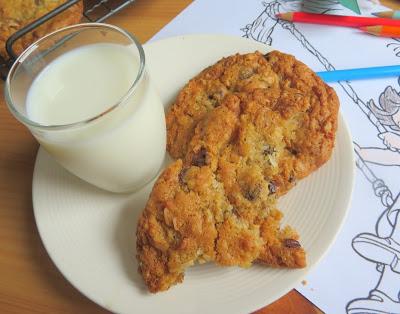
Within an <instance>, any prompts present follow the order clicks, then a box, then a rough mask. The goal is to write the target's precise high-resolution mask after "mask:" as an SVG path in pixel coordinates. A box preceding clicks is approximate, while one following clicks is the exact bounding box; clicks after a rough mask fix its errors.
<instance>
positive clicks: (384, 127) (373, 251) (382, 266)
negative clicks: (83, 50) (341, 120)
mask: <svg viewBox="0 0 400 314" xmlns="http://www.w3.org/2000/svg"><path fill="white" fill-rule="evenodd" d="M310 2H318V0H313V1H310ZM299 3H300V1H291V0H274V1H271V0H269V1H261V0H252V1H245V0H242V1H240V0H219V1H213V0H197V1H195V2H194V3H193V4H191V5H190V6H189V7H188V8H187V9H186V10H184V11H183V12H182V13H181V14H180V15H179V16H177V17H176V18H175V19H174V20H173V21H172V22H171V23H170V24H168V25H167V26H166V27H165V28H164V29H163V30H161V31H160V32H159V33H158V34H157V35H156V36H155V37H154V38H153V40H154V39H160V38H164V37H169V36H175V35H180V34H190V33H223V34H232V35H237V36H246V37H249V38H252V39H254V40H258V41H261V42H266V43H269V44H271V45H272V46H273V47H275V48H277V49H279V50H282V51H284V52H288V53H291V54H294V55H295V56H296V57H297V58H298V59H300V60H302V61H303V62H305V63H306V64H308V65H309V66H310V67H311V68H313V69H314V70H315V71H321V70H326V69H328V70H329V69H333V68H336V69H345V68H355V67H369V66H381V65H393V64H399V61H400V40H395V39H391V38H378V37H373V36H369V35H366V34H363V33H361V32H360V31H358V30H355V29H349V28H341V27H328V26H316V25H307V24H295V25H293V24H292V23H289V22H285V21H278V22H277V20H276V19H275V18H274V13H278V12H286V11H294V10H298V9H299V6H300V4H299ZM324 3H325V4H324ZM328 3H330V4H332V3H333V4H334V3H335V1H334V0H329V1H319V4H318V5H322V6H324V5H326V4H328ZM362 9H363V13H364V14H368V13H370V12H369V11H370V10H372V11H371V12H373V11H380V10H383V9H384V8H383V7H376V6H375V7H374V6H373V5H371V4H368V2H364V4H362ZM321 10H323V9H321ZM328 12H329V13H334V14H351V12H350V11H348V10H346V9H344V8H343V7H340V5H336V6H335V8H334V10H331V11H328ZM399 79H400V78H389V79H388V78H386V79H376V80H364V81H354V82H341V83H340V84H336V83H335V84H332V86H333V87H334V88H335V90H336V92H337V93H338V95H339V98H340V100H341V111H342V112H343V113H344V116H345V118H346V120H347V121H348V123H349V125H350V128H351V132H352V135H353V139H354V143H355V146H356V156H357V166H358V172H357V180H356V186H355V191H354V196H353V204H352V207H351V210H350V213H349V215H348V218H347V221H346V223H345V226H344V227H343V229H342V231H341V232H340V235H339V237H338V239H337V241H336V243H335V245H334V246H333V247H332V249H331V250H330V252H329V253H328V255H327V256H326V257H325V258H324V260H323V261H322V262H321V263H320V264H319V265H318V266H317V268H316V269H315V270H313V271H312V272H311V274H310V275H309V276H308V278H305V279H306V282H307V283H306V284H300V285H299V286H298V287H297V289H298V290H299V291H300V292H301V293H302V294H303V295H305V296H306V297H307V298H308V299H309V300H311V301H312V302H313V303H315V304H316V305H317V306H318V307H320V308H321V309H322V310H323V311H324V312H326V313H335V314H336V313H347V314H356V313H379V314H383V313H399V314H400V300H399V297H400V296H399V292H400V218H398V216H399V215H398V212H399V211H400V198H399V197H398V196H399V190H400V110H399V108H400V94H399V92H400V87H399ZM374 104H375V106H374ZM371 108H375V109H374V110H373V111H371ZM399 217H400V216H399Z"/></svg>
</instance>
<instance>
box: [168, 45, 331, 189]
mask: <svg viewBox="0 0 400 314" xmlns="http://www.w3.org/2000/svg"><path fill="white" fill-rule="evenodd" d="M230 95H235V96H237V97H239V98H240V101H241V106H242V107H249V106H250V107H251V106H253V107H254V105H252V104H253V103H256V104H257V105H256V108H254V109H248V110H259V111H260V112H259V113H258V112H257V113H254V117H253V121H252V122H251V121H249V123H250V122H251V123H252V124H253V125H255V126H256V128H255V131H254V134H253V135H252V138H251V139H248V141H250V140H251V141H253V142H252V143H251V145H250V143H249V145H248V149H249V150H256V149H258V150H259V152H261V151H262V152H263V154H264V155H265V158H264V159H263V162H264V163H265V160H267V159H268V161H269V162H270V163H276V164H277V165H278V168H277V169H278V170H277V172H276V173H275V174H271V175H272V177H270V179H271V180H272V181H273V182H274V185H275V188H276V191H277V193H278V194H279V195H281V194H284V193H285V192H286V191H288V190H289V189H290V187H292V186H293V185H294V184H295V182H296V181H297V180H299V179H301V178H304V177H305V176H307V175H308V174H310V173H311V172H312V171H314V170H316V169H317V168H318V167H320V166H321V165H322V164H323V163H324V162H326V161H327V160H328V159H329V157H330V156H331V153H332V149H333V146H334V141H335V133H336V129H337V114H338V108H339V102H338V98H337V96H336V94H335V92H334V90H333V89H332V88H331V87H329V86H328V85H326V84H325V83H324V82H323V81H322V80H321V79H320V78H319V77H318V76H317V75H316V74H315V73H314V72H313V71H312V70H311V69H309V68H308V67H307V66H306V65H304V64H303V63H301V62H299V61H297V60H296V59H295V58H294V57H293V56H290V55H287V54H284V53H281V52H278V51H273V52H270V53H268V54H267V55H262V54H261V53H259V52H255V53H250V54H245V55H239V54H236V55H234V56H231V57H227V58H224V59H222V60H220V61H219V62H217V63H216V64H215V65H213V66H211V67H209V68H207V69H205V70H204V71H202V72H201V73H200V74H199V75H197V76H196V77H195V78H193V79H192V80H190V82H189V83H188V84H187V85H186V86H185V87H184V88H183V89H182V91H181V92H180V93H179V95H178V97H177V100H176V102H175V103H174V104H173V105H172V106H171V108H170V110H169V112H168V114H167V131H168V132H167V145H168V146H167V148H168V151H169V153H170V154H171V156H172V157H174V158H184V157H185V156H186V154H187V152H188V150H189V143H190V142H191V140H192V138H193V136H195V129H196V126H197V125H198V123H199V122H200V121H202V120H203V119H206V118H207V115H208V114H209V113H210V112H211V111H213V110H214V109H215V108H217V107H219V106H220V105H221V103H222V102H224V101H225V99H226V98H227V97H229V96H230ZM261 120H262V121H261ZM241 123H242V124H243V123H246V122H243V120H241ZM272 130H273V132H274V134H270V135H269V136H268V134H267V133H268V132H271V131H272ZM221 132H222V133H223V131H221ZM261 133H264V135H262V136H261ZM216 136H219V135H216ZM243 136H244V135H243ZM261 137H262V139H261ZM277 146H279V147H277ZM277 150H279V153H278V154H277Z"/></svg>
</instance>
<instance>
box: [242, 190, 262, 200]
mask: <svg viewBox="0 0 400 314" xmlns="http://www.w3.org/2000/svg"><path fill="white" fill-rule="evenodd" d="M259 195H260V188H259V187H256V188H254V189H251V188H249V189H247V190H246V191H245V192H244V197H245V198H247V199H248V200H249V201H254V200H255V199H256V198H258V196H259Z"/></svg>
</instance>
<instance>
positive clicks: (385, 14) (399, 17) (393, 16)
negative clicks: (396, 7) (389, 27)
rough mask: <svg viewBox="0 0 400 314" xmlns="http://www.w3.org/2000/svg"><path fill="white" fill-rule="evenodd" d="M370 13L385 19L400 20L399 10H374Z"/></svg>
mask: <svg viewBox="0 0 400 314" xmlns="http://www.w3.org/2000/svg"><path fill="white" fill-rule="evenodd" d="M372 15H375V16H378V17H384V18H387V19H395V20H400V11H384V12H375V13H372Z"/></svg>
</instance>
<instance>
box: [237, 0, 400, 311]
mask: <svg viewBox="0 0 400 314" xmlns="http://www.w3.org/2000/svg"><path fill="white" fill-rule="evenodd" d="M311 2H313V3H311ZM305 3H309V4H310V5H311V7H310V8H309V9H308V11H311V12H316V13H331V12H330V10H332V8H334V9H335V10H337V7H335V6H334V5H336V4H338V1H321V0H313V1H307V2H305ZM262 4H263V6H264V7H265V8H264V10H263V11H262V13H261V14H260V15H259V16H258V17H257V18H256V19H255V20H254V21H253V22H252V23H250V24H248V25H246V26H245V27H244V28H243V29H242V31H243V32H244V37H247V38H251V39H254V40H256V41H259V42H263V43H266V44H269V45H271V44H272V41H273V37H272V35H273V34H274V33H276V31H277V30H278V31H281V30H287V31H289V32H290V33H291V34H292V35H293V36H294V37H295V38H296V39H297V41H298V42H299V43H300V44H301V45H302V46H303V48H305V49H306V50H307V51H308V52H309V53H311V54H312V55H313V56H315V57H316V58H317V59H318V61H319V62H320V63H321V64H322V65H323V66H324V67H325V69H326V70H328V71H330V70H334V69H335V68H334V66H333V65H332V64H331V63H330V62H329V61H328V60H327V59H326V58H325V57H324V56H323V55H322V54H321V53H320V52H319V51H318V50H317V49H316V48H315V47H314V46H313V45H312V44H311V43H310V42H309V41H308V40H307V38H306V37H305V36H304V35H303V34H302V33H301V32H300V31H299V30H298V29H297V28H296V26H295V25H294V24H293V23H291V22H288V21H283V20H279V19H277V18H276V14H277V13H282V12H288V11H297V10H299V5H302V1H296V0H295V1H291V0H274V1H269V2H263V3H262ZM303 8H304V7H303ZM305 9H306V10H307V8H305ZM397 42H399V41H398V40H396V42H395V43H391V44H388V45H387V47H388V48H392V49H393V50H394V52H395V53H399V56H400V51H398V50H399V49H400V48H398V47H399V46H400V44H398V43H397ZM396 55H397V54H396ZM339 84H340V86H341V87H342V88H343V90H344V91H345V92H346V94H347V95H348V96H349V97H350V99H351V100H352V101H353V102H354V103H355V104H356V105H357V106H358V107H359V108H360V109H361V110H362V112H363V113H364V114H365V115H366V117H367V118H368V119H369V121H370V122H371V123H372V125H373V126H375V127H376V129H377V130H378V137H379V138H381V139H382V141H383V144H384V147H383V148H380V147H360V146H359V145H358V144H357V143H354V144H355V153H356V156H357V167H358V168H359V169H360V171H362V173H363V174H364V176H365V177H366V178H367V180H368V181H370V182H371V184H372V186H373V189H374V192H375V194H376V196H378V197H380V199H381V202H382V204H383V205H384V206H385V210H384V211H383V212H382V214H381V215H380V217H379V218H378V220H377V223H376V230H375V234H374V233H361V234H359V235H357V236H356V237H355V238H354V239H353V241H352V247H353V249H354V251H355V252H356V253H357V254H358V255H360V256H361V257H363V258H364V259H366V260H368V261H371V262H374V263H376V265H377V266H376V268H377V270H378V271H379V272H380V278H379V280H378V282H377V285H376V287H375V288H374V289H372V290H371V291H370V293H369V296H368V297H365V298H357V299H354V300H350V301H349V302H348V303H347V305H346V311H347V313H348V314H364V313H371V314H372V313H379V314H385V313H387V314H396V313H398V314H400V299H399V298H400V295H399V292H400V215H399V214H398V213H399V211H400V194H399V195H398V196H397V197H396V198H394V199H393V197H392V193H391V191H390V190H389V188H388V187H387V186H386V184H385V183H384V181H383V180H381V179H378V178H377V177H376V176H375V174H374V173H373V172H372V170H371V169H370V168H369V167H368V165H367V163H373V164H378V165H382V166H400V109H399V108H400V95H399V93H398V92H397V91H396V90H395V89H394V88H393V87H390V86H388V87H387V88H386V89H385V91H383V92H382V94H381V95H380V97H379V105H376V104H375V102H374V101H373V100H372V99H371V100H370V101H369V102H367V103H366V102H364V101H363V100H362V99H360V97H359V96H358V95H357V93H356V92H355V90H354V89H353V87H352V86H351V84H350V83H349V82H347V81H341V82H339ZM393 282H396V283H397V284H393Z"/></svg>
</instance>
